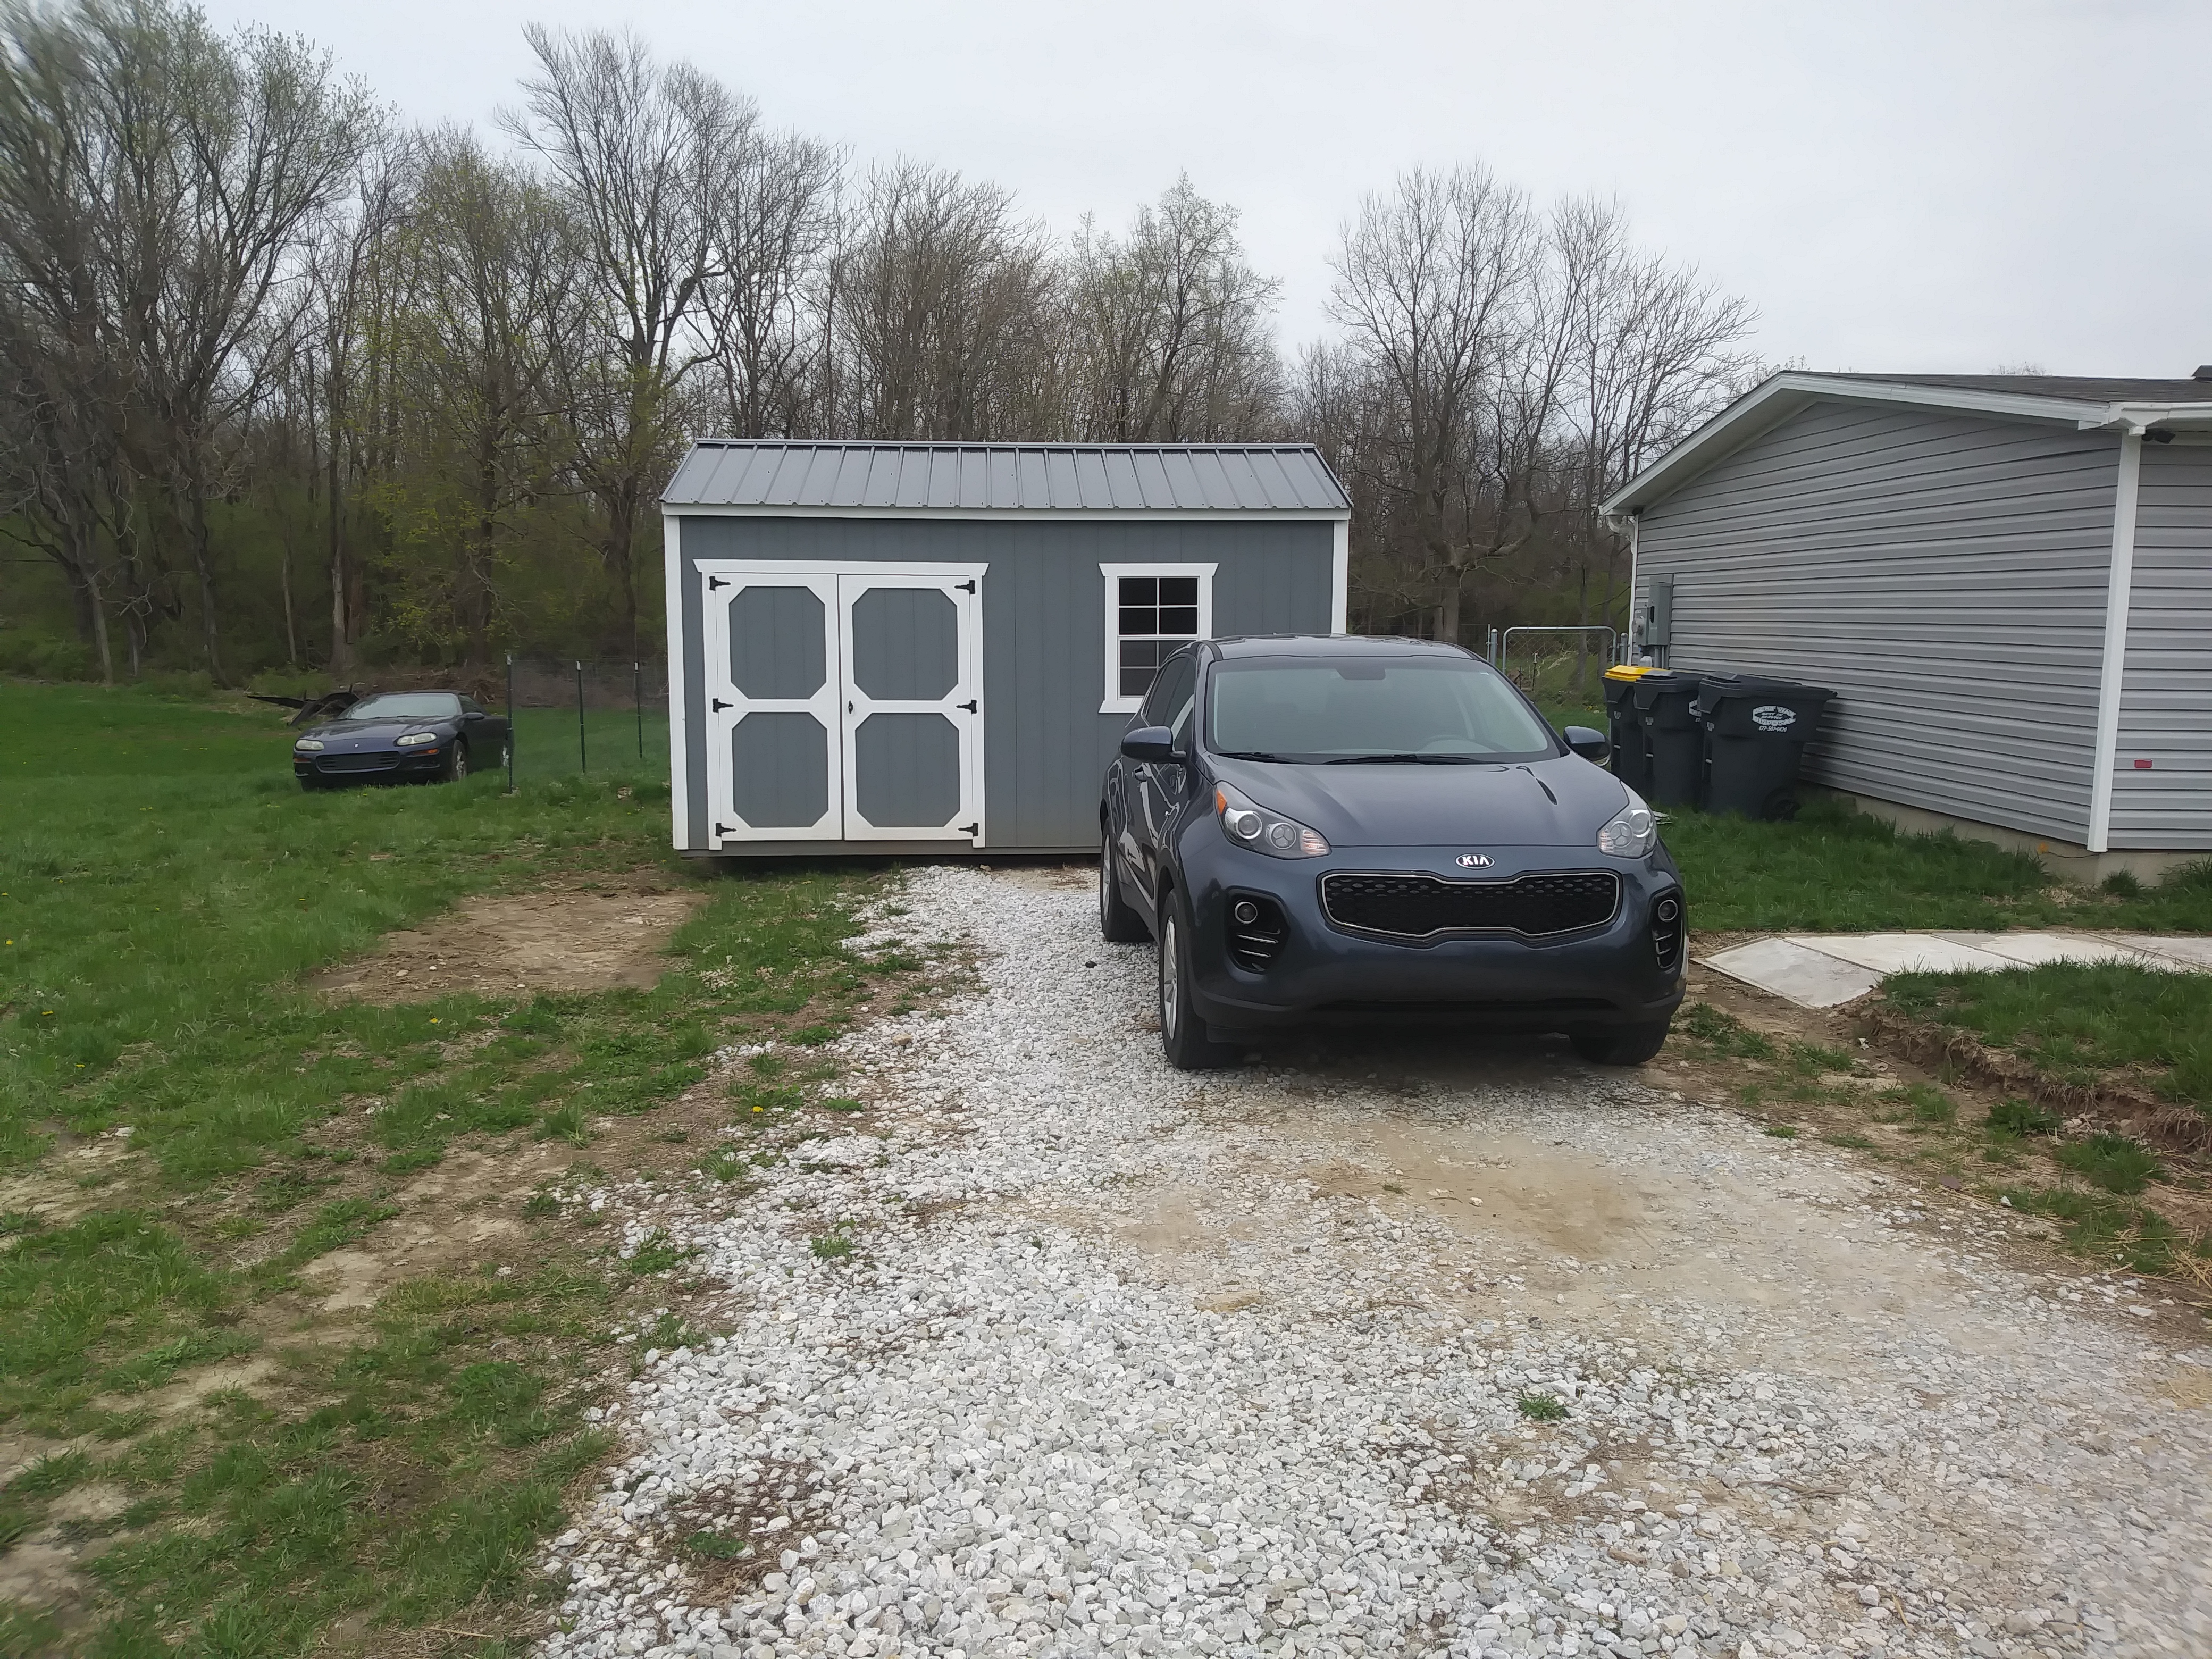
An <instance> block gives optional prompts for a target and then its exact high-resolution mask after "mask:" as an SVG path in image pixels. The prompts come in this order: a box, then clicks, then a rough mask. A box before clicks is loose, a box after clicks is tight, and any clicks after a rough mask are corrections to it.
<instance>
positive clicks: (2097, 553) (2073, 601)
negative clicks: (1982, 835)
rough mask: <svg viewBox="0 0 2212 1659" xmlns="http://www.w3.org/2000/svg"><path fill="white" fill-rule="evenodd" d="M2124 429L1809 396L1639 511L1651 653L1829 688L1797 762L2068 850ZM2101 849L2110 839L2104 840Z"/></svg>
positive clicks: (1848, 785)
mask: <svg viewBox="0 0 2212 1659" xmlns="http://www.w3.org/2000/svg"><path fill="white" fill-rule="evenodd" d="M2118 460H2119V443H2118V439H2116V438H2114V437H2112V435H2109V434H2106V433H2084V432H2078V431H2075V430H2073V429H2071V428H2055V427H2047V426H2036V425H2030V424H2027V423H2025V422H2000V421H1993V420H1986V419H1983V418H1979V417H1973V416H1958V415H1953V414H1948V413H1942V412H1936V411H1929V410H1901V409H1898V408H1896V407H1894V406H1869V405H1863V404H1848V403H1840V402H1839V403H1821V404H1814V405H1813V406H1811V407H1810V408H1808V409H1807V410H1803V411H1802V413H1800V414H1798V415H1796V416H1793V417H1792V418H1791V419H1790V420H1788V421H1785V422H1783V423H1782V424H1781V425H1780V426H1778V427H1776V428H1774V429H1773V430H1772V431H1771V432H1768V433H1766V434H1765V435H1762V436H1760V437H1759V438H1757V439H1754V440H1753V441H1752V442H1750V443H1749V444H1747V445H1746V446H1745V447H1743V448H1742V449H1741V450H1740V451H1738V452H1737V453H1735V454H1734V455H1731V456H1729V458H1727V459H1724V460H1722V461H1720V462H1718V463H1717V464H1716V465H1713V466H1712V467H1711V468H1710V469H1709V470H1707V471H1705V472H1704V473H1703V474H1701V475H1699V477H1697V478H1696V479H1695V480H1694V481H1692V483H1689V484H1687V485H1686V486H1685V487H1684V488H1683V489H1680V490H1679V491H1677V492H1676V493H1675V494H1674V495H1669V496H1668V497H1666V498H1665V499H1663V500H1662V501H1657V502H1655V503H1653V504H1652V505H1651V506H1650V507H1648V508H1646V509H1645V511H1644V515H1643V518H1642V520H1641V522H1640V525H1639V526H1638V538H1637V541H1638V567H1637V575H1638V593H1637V595H1636V603H1637V604H1638V605H1639V606H1640V605H1642V604H1643V603H1644V597H1645V592H1646V591H1647V590H1648V589H1649V586H1650V581H1651V579H1652V578H1653V577H1655V576H1657V575H1662V574H1671V575H1672V576H1673V577H1674V635H1673V637H1674V645H1673V647H1672V649H1671V650H1670V651H1669V652H1668V665H1670V666H1672V667H1675V668H1681V669H1701V668H1702V669H1714V670H1729V669H1733V670H1740V671H1749V672H1754V673H1771V674H1778V675H1784V676H1787V677H1790V678H1797V679H1803V680H1809V681H1812V682H1814V683H1815V684H1821V685H1828V686H1832V687H1834V688H1835V690H1837V692H1838V694H1839V696H1838V701H1837V702H1836V703H1835V705H1833V709H1832V720H1831V723H1830V725H1829V727H1828V730H1827V732H1826V736H1825V737H1824V738H1823V739H1822V740H1821V742H1820V744H1818V745H1817V747H1816V748H1815V750H1814V753H1813V755H1812V757H1811V760H1810V763H1809V766H1808V772H1809V775H1812V776H1813V777H1814V778H1816V779H1817V780H1818V781H1820V782H1823V783H1826V784H1829V785H1831V786H1832V787H1836V788H1839V789H1845V790H1850V791H1852V792H1854V793H1863V794H1867V795H1870V796H1874V797H1876V798H1878V799H1883V800H1890V801H1896V802H1899V803H1901V804H1904V805H1912V806H1918V807H1922V808H1924V809H1927V810H1929V811H1939V812H1945V813H1948V814H1951V815H1953V816H1954V817H1963V818H1969V819H1972V820H1975V821H1977V822H1980V823H1993V824H2000V825H2003V826H2006V827H2008V828H2011V829H2020V830H2022V831H2025V832H2027V833H2028V834H2032V835H2042V836H2051V837H2053V838H2055V839H2059V840H2064V841H2069V842H2082V841H2084V840H2085V839H2086V837H2087V833H2088V821H2089V791H2090V781H2091V773H2092V770H2093V757H2094V750H2095V740H2096V733H2095V725H2096V709H2097V684H2098V671H2099V665H2100V656H2101V652H2102V648H2103V628H2104V612H2105V594H2106V577H2107V574H2108V571H2109V569H2110V562H2111V554H2112V507H2113V500H2114V495H2115V488H2116V483H2117V470H2118ZM2116 844H2118V843H2116Z"/></svg>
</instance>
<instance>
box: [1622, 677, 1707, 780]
mask: <svg viewBox="0 0 2212 1659" xmlns="http://www.w3.org/2000/svg"><path fill="white" fill-rule="evenodd" d="M1698 686H1699V678H1698V676H1697V675H1695V674H1679V673H1674V672H1673V671H1668V670H1666V669H1661V670H1658V671H1655V672H1653V673H1650V674H1645V675H1644V676H1642V677H1641V678H1638V680H1637V682H1636V692H1635V699H1636V718H1637V723H1638V725H1639V726H1642V727H1643V729H1644V757H1645V764H1646V766H1647V767H1648V768H1649V771H1648V773H1647V776H1648V777H1649V778H1650V784H1651V787H1650V788H1649V789H1644V790H1638V793H1639V794H1641V795H1643V796H1644V799H1646V800H1648V801H1650V803H1651V804H1652V805H1654V806H1695V805H1698V790H1699V784H1700V783H1702V782H1703V781H1704V776H1705V728H1704V726H1702V725H1700V724H1699V720H1698V714H1697V702H1698ZM1631 787H1633V786H1631Z"/></svg>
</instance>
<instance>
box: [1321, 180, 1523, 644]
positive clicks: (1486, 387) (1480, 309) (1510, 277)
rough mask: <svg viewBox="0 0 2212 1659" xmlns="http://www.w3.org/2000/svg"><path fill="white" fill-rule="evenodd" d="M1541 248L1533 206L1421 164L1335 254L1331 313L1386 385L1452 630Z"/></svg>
mask: <svg viewBox="0 0 2212 1659" xmlns="http://www.w3.org/2000/svg"><path fill="white" fill-rule="evenodd" d="M1539 248H1540V241H1539V238H1538V236H1537V234H1536V224H1535V221H1534V216H1532V214H1531V213H1530V211H1529V210H1528V204H1527V202H1526V201H1525V200H1524V198H1523V197H1522V196H1521V194H1520V193H1519V192H1518V191H1515V190H1512V189H1510V188H1509V187H1508V186H1506V185H1501V184H1500V183H1498V180H1497V179H1494V178H1493V177H1492V175H1491V174H1490V173H1488V172H1487V171H1486V170H1484V169H1481V168H1474V167H1460V168H1455V169H1454V170H1453V171H1451V172H1450V173H1431V172H1427V171H1425V170H1423V169H1419V168H1416V169H1414V170H1413V172H1411V173H1407V174H1405V175H1403V176H1402V177H1401V178H1400V179H1399V180H1398V181H1397V183H1396V185H1395V186H1394V187H1393V188H1392V189H1391V190H1390V191H1387V192H1384V193H1382V194H1378V195H1375V196H1370V197H1368V198H1367V199H1366V200H1365V201H1364V203H1362V204H1361V206H1360V211H1359V216H1358V219H1357V220H1356V221H1355V222H1353V223H1352V224H1351V225H1350V226H1348V227H1346V230H1345V232H1344V238H1343V246H1342V248H1341V250H1340V252H1339V254H1338V257H1337V258H1336V260H1335V269H1336V283H1335V287H1334V293H1333V295H1332V298H1331V311H1332V313H1333V314H1334V316H1335V318H1336V319H1337V320H1338V321H1339V322H1340V324H1341V325H1343V326H1344V328H1345V330H1346V336H1347V344H1348V345H1349V347H1350V349H1352V351H1353V352H1354V353H1356V354H1357V355H1358V357H1359V358H1360V360H1361V361H1362V362H1364V364H1365V366H1366V367H1367V368H1368V370H1369V372H1370V373H1371V374H1373V375H1374V376H1375V377H1376V380H1378V381H1379V382H1380V383H1381V385H1382V386H1383V389H1385V390H1386V391H1387V392H1388V395H1389V416H1388V424H1387V426H1386V427H1385V428H1384V429H1383V431H1382V432H1381V433H1380V434H1378V435H1377V436H1378V438H1379V440H1380V442H1381V443H1382V445H1383V447H1385V448H1386V449H1388V450H1389V451H1390V452H1392V453H1391V457H1390V459H1391V461H1392V465H1391V468H1390V474H1391V482H1390V484H1389V489H1390V492H1391V493H1392V494H1393V495H1395V496H1396V497H1397V500H1396V501H1395V503H1394V506H1395V509H1396V512H1395V516H1396V517H1397V518H1398V519H1399V520H1400V521H1401V522H1400V525H1399V526H1398V528H1399V529H1400V532H1401V540H1402V542H1403V544H1406V545H1407V547H1409V548H1410V549H1411V550H1413V552H1414V553H1415V554H1416V555H1417V556H1419V558H1420V559H1421V560H1422V562H1423V563H1424V565H1425V568H1427V570H1428V571H1430V572H1431V573H1432V574H1433V576H1434V578H1435V580H1436V581H1437V585H1438V588H1439V601H1440V603H1439V615H1438V622H1437V626H1438V629H1439V632H1440V633H1441V635H1442V636H1443V637H1444V638H1446V639H1456V638H1457V637H1458V635H1459V623H1460V605H1461V598H1462V592H1463V591H1464V585H1465V580H1466V578H1467V576H1468V573H1469V572H1470V570H1471V569H1472V568H1474V565H1475V563H1476V562H1477V556H1478V549H1479V548H1482V547H1483V544H1482V543H1481V542H1480V541H1479V540H1478V538H1476V537H1475V536H1474V535H1472V534H1470V533H1469V532H1470V529H1471V528H1472V521H1473V520H1474V516H1475V515H1474V513H1471V512H1470V510H1469V509H1470V508H1471V507H1472V506H1473V505H1474V503H1472V502H1471V501H1470V500H1469V499H1468V481H1469V477H1470V472H1471V470H1472V465H1473V462H1474V449H1475V446H1476V442H1477V440H1478V438H1479V437H1480V431H1481V426H1482V422H1483V421H1484V419H1485V416H1486V414H1488V413H1490V412H1491V410H1490V408H1489V405H1490V404H1492V403H1494V401H1495V392H1496V383H1497V381H1498V379H1499V377H1500V376H1501V374H1503V373H1504V369H1505V368H1506V365H1507V364H1508V362H1509V361H1510V358H1511V356H1512V355H1513V353H1514V351H1515V349H1516V346H1517V345H1518V344H1519V343H1520V342H1521V339H1522V330H1523V327H1524V325H1525V321H1526V315H1525V313H1526V311H1527V308H1528V298H1529V290H1530V284H1531V281H1532V276H1533V271H1534V263H1535V259H1536V257H1537V254H1538V252H1539ZM1497 545H1498V541H1497V538H1494V537H1493V538H1491V539H1490V543H1489V547H1490V548H1495V547H1496V546H1497Z"/></svg>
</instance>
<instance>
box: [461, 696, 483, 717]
mask: <svg viewBox="0 0 2212 1659" xmlns="http://www.w3.org/2000/svg"><path fill="white" fill-rule="evenodd" d="M483 711H484V710H483V704H482V703H480V702H477V700H476V699H475V698H474V697H463V698H462V699H461V713H463V714H483Z"/></svg>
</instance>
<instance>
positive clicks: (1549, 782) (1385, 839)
mask: <svg viewBox="0 0 2212 1659" xmlns="http://www.w3.org/2000/svg"><path fill="white" fill-rule="evenodd" d="M1213 766H1214V769H1215V771H1216V772H1217V773H1218V775H1219V776H1220V778H1221V780H1222V781H1224V782H1225V783H1227V784H1229V785H1231V787H1234V788H1237V789H1241V790H1243V792H1244V793H1246V794H1247V795H1249V796H1250V797H1251V798H1252V799H1253V800H1254V801H1255V803H1256V804H1258V805H1261V806H1272V807H1273V808H1274V809H1275V811H1279V812H1281V813H1284V814H1285V815H1286V816H1288V817H1293V818H1296V819H1297V820H1298V821H1299V822H1300V823H1306V824H1310V825H1311V826H1312V827H1313V828H1314V829H1318V830H1320V831H1321V833H1322V835H1324V836H1327V837H1328V842H1329V845H1331V846H1332V847H1437V846H1449V847H1465V848H1474V849H1477V850H1480V848H1482V847H1484V846H1485V845H1489V846H1493V847H1573V848H1583V849H1589V850H1595V845H1596V838H1597V832H1598V828H1599V826H1600V825H1601V824H1603V823H1605V821H1606V820H1607V818H1610V817H1613V814H1614V813H1616V812H1618V811H1620V809H1621V808H1622V807H1623V806H1624V805H1626V804H1627V799H1628V792H1627V788H1626V786H1625V785H1623V784H1622V783H1621V781H1620V780H1619V779H1618V778H1616V777H1614V776H1613V774H1612V773H1610V772H1607V771H1605V770H1604V769H1601V768H1600V767H1596V766H1593V765H1591V764H1590V763H1589V762H1588V761H1586V760H1584V759H1583V758H1582V757H1580V756H1578V755H1559V756H1554V757H1553V758H1551V759H1549V760H1540V761H1529V762H1528V763H1525V764H1522V763H1517V762H1516V763H1513V764H1510V765H1504V766H1488V765H1476V766H1418V765H1390V764H1376V765H1370V766H1291V765H1279V764H1274V763H1267V762H1261V761H1231V760H1224V759H1220V758H1218V757H1217V758H1216V759H1215V760H1214V762H1213Z"/></svg>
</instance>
